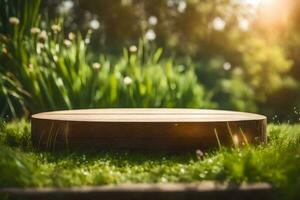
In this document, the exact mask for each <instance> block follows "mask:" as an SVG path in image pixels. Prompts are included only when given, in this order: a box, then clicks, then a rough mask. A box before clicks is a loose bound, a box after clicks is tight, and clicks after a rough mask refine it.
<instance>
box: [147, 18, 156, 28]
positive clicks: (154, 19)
mask: <svg viewBox="0 0 300 200" xmlns="http://www.w3.org/2000/svg"><path fill="white" fill-rule="evenodd" d="M157 21H158V20H157V17H155V16H150V17H149V19H148V23H149V24H150V25H152V26H155V25H156V24H157Z"/></svg>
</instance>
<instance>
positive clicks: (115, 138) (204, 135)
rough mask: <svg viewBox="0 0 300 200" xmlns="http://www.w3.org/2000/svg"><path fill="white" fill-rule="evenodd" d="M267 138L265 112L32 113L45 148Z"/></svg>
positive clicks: (199, 145)
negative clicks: (258, 113) (262, 113)
mask: <svg viewBox="0 0 300 200" xmlns="http://www.w3.org/2000/svg"><path fill="white" fill-rule="evenodd" d="M216 134H217V136H218V138H219V139H220V142H221V144H222V145H230V144H232V143H233V140H234V141H235V142H237V143H238V144H242V143H253V144H260V143H262V142H266V117H265V116H262V115H257V114H252V113H242V112H233V111H218V110H200V109H91V110H70V111H55V112H46V113H40V114H36V115H33V116H32V141H33V144H34V146H36V147H39V148H42V149H53V148H57V149H64V148H74V149H76V148H79V149H97V150H107V149H128V150H131V149H133V150H175V149H176V150H180V149H182V150H195V149H206V148H210V147H216V146H217V144H218V142H217V139H216Z"/></svg>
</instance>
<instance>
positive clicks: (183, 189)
mask: <svg viewBox="0 0 300 200" xmlns="http://www.w3.org/2000/svg"><path fill="white" fill-rule="evenodd" d="M276 195H277V193H276V191H275V190H274V189H273V188H272V187H271V186H270V185H269V184H266V183H256V184H242V185H234V184H218V183H214V182H208V181H206V182H198V183H166V184H122V185H116V186H96V187H75V188H27V189H21V188H3V189H0V198H1V197H2V198H3V199H12V200H14V199H17V200H18V199H22V200H27V199H30V200H38V199H44V200H60V199H61V200H67V199H72V200H77V199H80V200H81V199H110V200H115V199H116V200H119V199H130V200H131V199H135V200H146V199H172V200H173V199H174V200H193V199H212V200H226V199H243V200H250V199H251V200H252V199H253V200H256V199H264V200H269V199H275V197H277V196H276Z"/></svg>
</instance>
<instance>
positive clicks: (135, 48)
mask: <svg viewBox="0 0 300 200" xmlns="http://www.w3.org/2000/svg"><path fill="white" fill-rule="evenodd" d="M129 51H130V52H132V53H134V52H136V51H137V47H136V46H135V45H131V46H130V47H129Z"/></svg>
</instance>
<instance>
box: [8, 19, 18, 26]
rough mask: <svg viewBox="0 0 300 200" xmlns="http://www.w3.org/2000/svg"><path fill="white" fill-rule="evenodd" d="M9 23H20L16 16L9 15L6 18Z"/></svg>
mask: <svg viewBox="0 0 300 200" xmlns="http://www.w3.org/2000/svg"><path fill="white" fill-rule="evenodd" d="M8 21H9V23H10V24H12V25H14V26H15V25H18V24H19V23H20V20H19V19H18V18H17V17H10V18H9V19H8Z"/></svg>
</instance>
